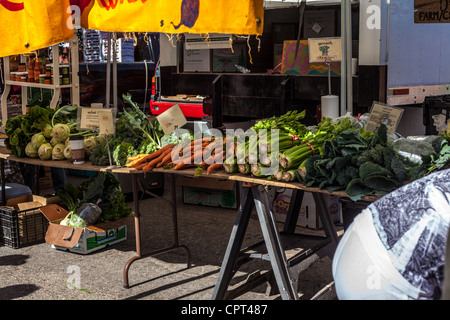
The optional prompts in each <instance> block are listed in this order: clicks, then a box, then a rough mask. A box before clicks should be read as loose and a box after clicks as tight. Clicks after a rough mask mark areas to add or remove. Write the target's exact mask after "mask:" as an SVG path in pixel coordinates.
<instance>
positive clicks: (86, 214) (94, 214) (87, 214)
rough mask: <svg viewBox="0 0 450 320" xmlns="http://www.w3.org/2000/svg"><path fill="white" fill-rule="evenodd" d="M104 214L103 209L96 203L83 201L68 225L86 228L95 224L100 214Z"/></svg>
mask: <svg viewBox="0 0 450 320" xmlns="http://www.w3.org/2000/svg"><path fill="white" fill-rule="evenodd" d="M101 214H102V209H100V207H99V206H98V205H96V204H94V203H83V204H82V205H81V206H80V208H78V210H77V211H76V212H75V213H73V214H72V216H71V217H70V219H69V221H68V222H67V225H68V226H71V227H78V228H85V227H88V226H91V225H93V224H95V222H96V221H97V220H98V218H99V217H100V215H101Z"/></svg>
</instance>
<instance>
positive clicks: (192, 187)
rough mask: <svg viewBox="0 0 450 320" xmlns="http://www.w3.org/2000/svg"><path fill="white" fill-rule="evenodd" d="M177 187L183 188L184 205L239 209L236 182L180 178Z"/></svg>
mask: <svg viewBox="0 0 450 320" xmlns="http://www.w3.org/2000/svg"><path fill="white" fill-rule="evenodd" d="M177 185H179V186H182V187H183V201H184V203H187V204H200V205H205V206H215V207H224V208H233V209H235V208H237V207H238V195H237V191H236V183H235V182H234V181H230V180H222V179H215V178H209V179H198V178H191V177H186V176H179V177H178V178H177Z"/></svg>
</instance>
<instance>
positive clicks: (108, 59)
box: [105, 32, 111, 108]
mask: <svg viewBox="0 0 450 320" xmlns="http://www.w3.org/2000/svg"><path fill="white" fill-rule="evenodd" d="M107 47H108V49H107V51H106V52H107V54H106V106H105V108H109V105H110V103H111V33H109V32H108V41H107Z"/></svg>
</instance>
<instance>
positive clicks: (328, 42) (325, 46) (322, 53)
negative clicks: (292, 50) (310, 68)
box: [308, 38, 342, 63]
mask: <svg viewBox="0 0 450 320" xmlns="http://www.w3.org/2000/svg"><path fill="white" fill-rule="evenodd" d="M308 48H309V62H311V63H313V62H322V63H325V62H333V61H341V60H342V39H341V38H317V39H308Z"/></svg>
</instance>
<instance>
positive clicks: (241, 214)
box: [212, 182, 253, 300]
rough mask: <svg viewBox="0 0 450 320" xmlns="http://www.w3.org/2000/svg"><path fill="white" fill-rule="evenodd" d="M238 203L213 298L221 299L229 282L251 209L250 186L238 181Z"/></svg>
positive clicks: (251, 196)
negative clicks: (244, 185)
mask: <svg viewBox="0 0 450 320" xmlns="http://www.w3.org/2000/svg"><path fill="white" fill-rule="evenodd" d="M239 193H240V205H239V210H238V213H237V217H236V222H235V223H234V226H233V229H232V231H231V235H230V240H229V241H228V246H227V249H226V251H225V256H224V258H223V262H222V266H221V268H220V273H219V278H218V279H217V283H216V286H215V288H214V292H213V296H212V299H213V300H223V299H224V298H225V293H226V291H227V288H228V286H229V284H230V281H231V278H232V277H233V274H234V272H235V270H234V266H235V263H236V259H237V258H238V257H239V253H240V250H241V246H242V242H243V241H244V236H245V232H246V231H247V227H248V223H249V220H250V216H251V213H252V210H253V195H252V192H251V188H247V187H243V186H242V182H239Z"/></svg>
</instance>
